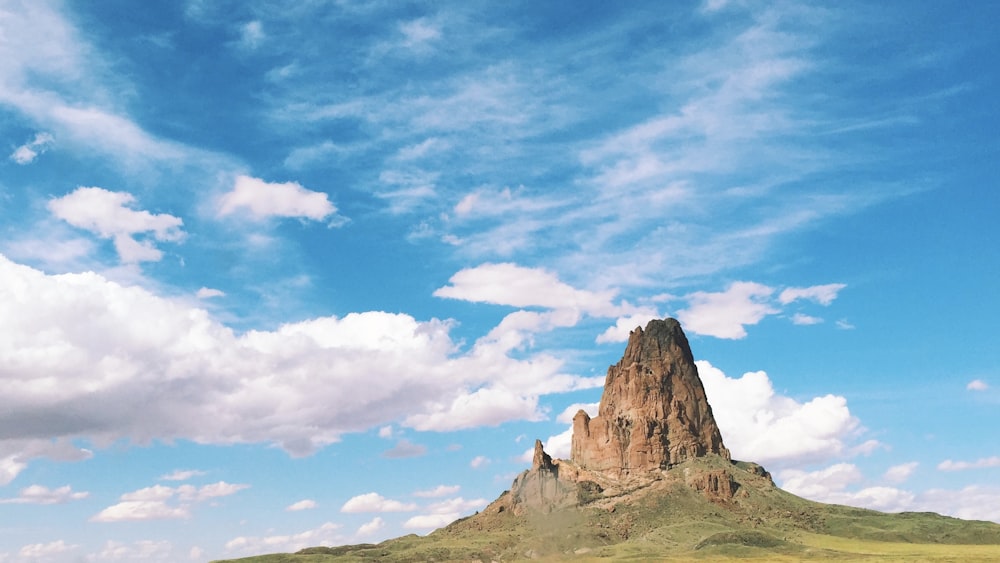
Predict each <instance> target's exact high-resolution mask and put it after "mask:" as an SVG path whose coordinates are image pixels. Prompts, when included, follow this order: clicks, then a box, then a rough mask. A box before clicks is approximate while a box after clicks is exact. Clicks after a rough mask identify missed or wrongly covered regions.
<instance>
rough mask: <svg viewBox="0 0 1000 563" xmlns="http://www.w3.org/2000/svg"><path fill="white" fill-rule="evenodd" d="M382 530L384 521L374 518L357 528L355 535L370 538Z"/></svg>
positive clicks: (378, 517) (380, 518) (379, 517)
mask: <svg viewBox="0 0 1000 563" xmlns="http://www.w3.org/2000/svg"><path fill="white" fill-rule="evenodd" d="M382 528H385V520H383V519H382V517H381V516H376V517H375V518H372V519H371V520H369V521H368V522H365V523H364V524H362V525H361V526H358V531H357V533H356V534H355V535H357V536H358V537H365V536H370V535H372V534H375V533H377V532H378V531H379V530H381V529H382Z"/></svg>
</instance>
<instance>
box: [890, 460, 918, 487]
mask: <svg viewBox="0 0 1000 563" xmlns="http://www.w3.org/2000/svg"><path fill="white" fill-rule="evenodd" d="M919 465H920V464H919V463H918V462H916V461H911V462H908V463H900V464H899V465H893V466H892V467H890V468H889V469H886V470H885V473H884V474H883V475H882V479H884V480H886V481H888V482H889V483H894V484H898V483H902V482H903V481H906V480H907V479H909V478H910V475H913V472H914V471H916V470H917V467H918V466H919Z"/></svg>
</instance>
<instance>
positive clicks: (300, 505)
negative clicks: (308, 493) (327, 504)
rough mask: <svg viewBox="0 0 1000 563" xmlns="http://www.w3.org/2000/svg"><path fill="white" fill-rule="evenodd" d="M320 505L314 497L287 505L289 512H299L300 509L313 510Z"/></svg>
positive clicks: (286, 508)
mask: <svg viewBox="0 0 1000 563" xmlns="http://www.w3.org/2000/svg"><path fill="white" fill-rule="evenodd" d="M316 506H318V505H317V504H316V501H314V500H312V499H303V500H300V501H298V502H293V503H292V504H290V505H288V506H286V507H285V510H287V511H288V512H297V511H299V510H311V509H313V508H316Z"/></svg>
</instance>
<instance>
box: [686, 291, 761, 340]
mask: <svg viewBox="0 0 1000 563" xmlns="http://www.w3.org/2000/svg"><path fill="white" fill-rule="evenodd" d="M773 293H774V289H773V288H771V287H768V286H766V285H762V284H759V283H753V282H734V283H732V284H730V286H729V288H727V289H726V291H723V292H720V293H709V292H704V291H698V292H695V293H692V294H690V295H688V296H686V298H687V300H688V307H687V308H686V309H682V310H680V311H677V319H678V320H679V321H681V323H682V324H683V325H684V328H685V329H686V330H690V331H691V332H694V333H696V334H705V335H708V336H715V337H717V338H732V339H736V338H743V337H745V336H746V335H747V332H746V329H745V328H744V327H745V325H755V324H757V323H759V322H760V321H761V319H763V318H764V317H766V316H768V315H773V314H775V313H777V312H778V310H777V309H775V308H774V307H773V306H772V305H771V303H770V298H771V295H772V294H773Z"/></svg>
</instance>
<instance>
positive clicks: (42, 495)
mask: <svg viewBox="0 0 1000 563" xmlns="http://www.w3.org/2000/svg"><path fill="white" fill-rule="evenodd" d="M88 496H90V493H88V492H86V491H84V492H74V491H73V489H72V487H70V486H69V485H64V486H62V487H58V488H56V489H49V488H48V487H44V486H42V485H31V486H30V487H26V488H24V489H21V493H20V494H19V495H18V496H17V497H15V498H10V499H0V504H65V503H67V502H70V501H74V500H82V499H85V498H87V497H88Z"/></svg>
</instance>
